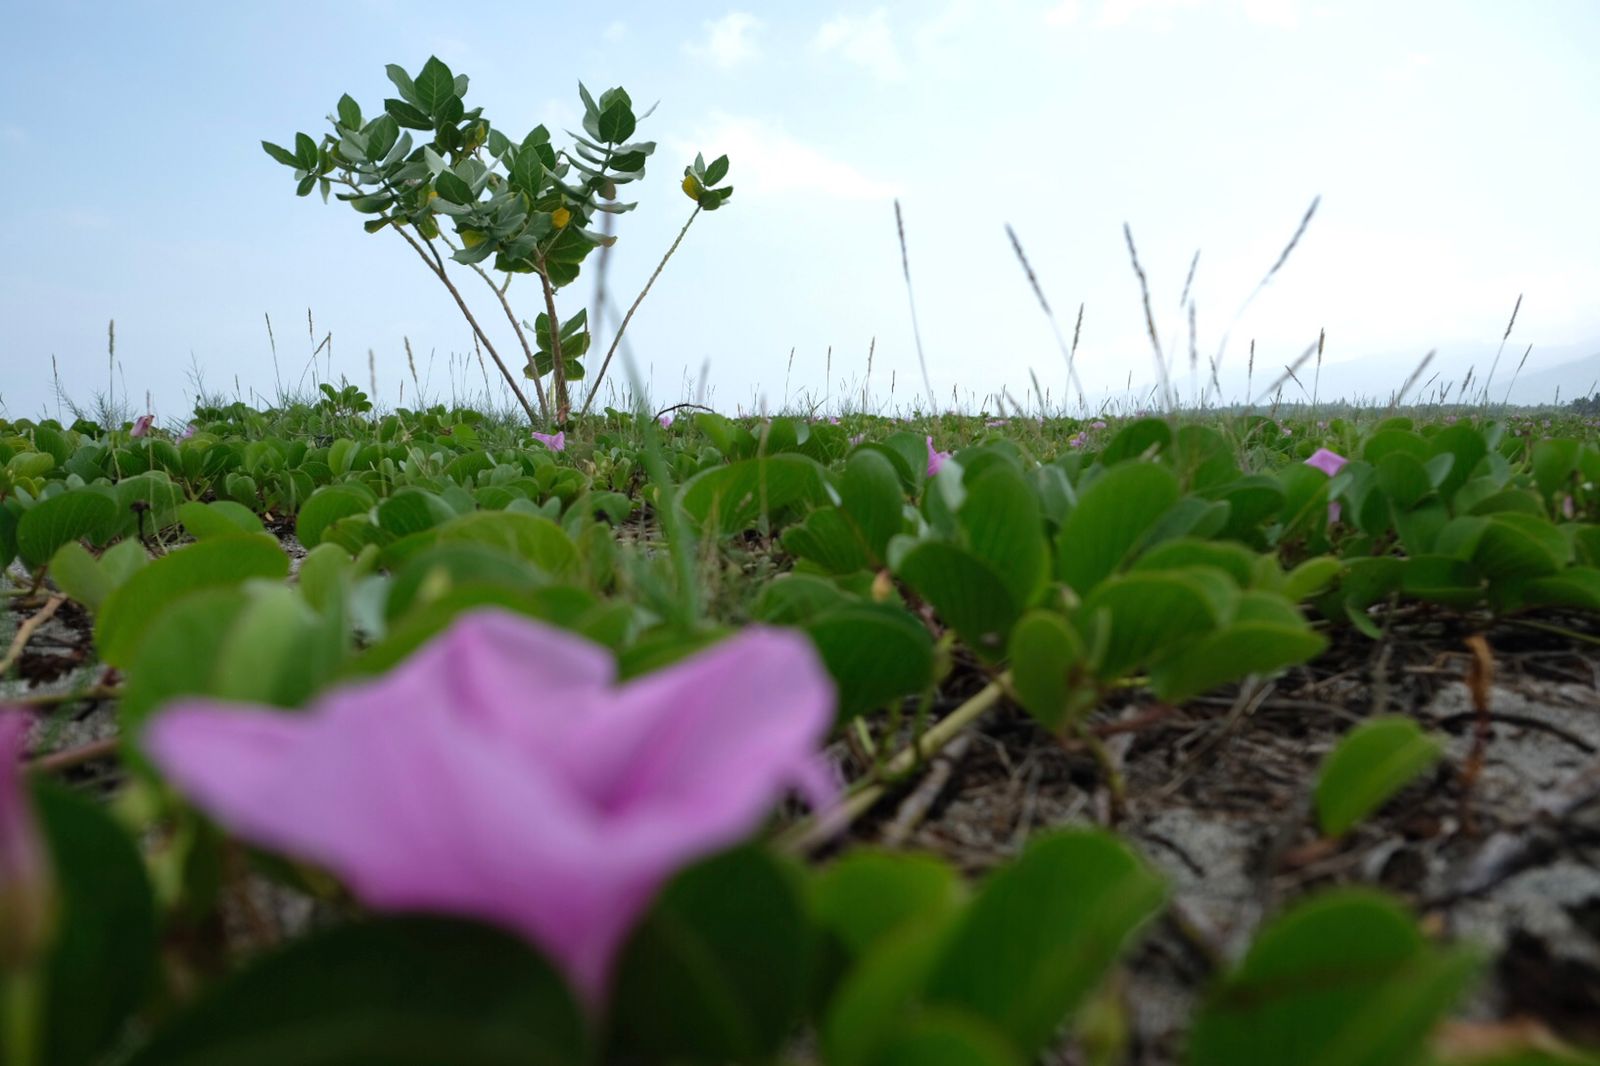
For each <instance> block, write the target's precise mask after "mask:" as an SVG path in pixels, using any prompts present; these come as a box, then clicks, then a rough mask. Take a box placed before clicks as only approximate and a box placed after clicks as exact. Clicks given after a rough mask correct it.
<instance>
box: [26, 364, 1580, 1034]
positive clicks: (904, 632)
mask: <svg viewBox="0 0 1600 1066" xmlns="http://www.w3.org/2000/svg"><path fill="white" fill-rule="evenodd" d="M325 391H326V395H324V396H323V397H322V398H321V399H320V400H319V402H317V403H316V404H308V403H300V404H295V405H291V406H286V407H284V408H281V409H273V410H255V409H251V408H248V407H246V406H244V405H242V404H231V405H220V404H219V405H202V406H201V407H200V408H198V409H197V410H196V412H195V417H194V420H193V422H192V423H190V424H189V425H188V426H187V427H184V428H182V429H181V430H180V431H178V432H168V431H165V430H162V429H159V428H157V427H155V426H154V425H153V424H152V423H151V422H150V421H149V420H145V419H140V420H137V421H135V422H131V423H125V424H123V425H119V426H102V425H97V424H94V423H91V422H88V421H84V420H80V421H78V422H76V423H74V424H72V425H61V424H59V423H54V422H49V421H44V422H33V421H26V420H23V421H14V422H5V423H0V562H3V563H5V564H6V578H5V580H6V582H7V584H6V587H5V592H6V596H7V602H8V606H9V611H8V619H9V627H10V629H11V632H12V636H11V639H10V640H9V641H8V642H5V644H4V645H3V646H4V647H5V649H6V650H5V651H4V653H3V655H4V658H3V668H0V673H3V675H4V677H5V681H4V686H5V687H4V689H3V690H0V692H3V694H4V697H5V699H6V700H7V701H9V702H10V704H11V705H12V709H11V710H8V711H6V712H4V713H0V747H3V748H4V749H5V750H4V751H3V752H0V755H3V756H4V757H3V758H0V904H3V908H0V988H3V990H4V993H5V995H4V997H3V999H0V1022H3V1024H0V1059H3V1060H4V1061H6V1062H17V1063H23V1064H35V1063H52V1064H75V1063H92V1062H123V1061H127V1062H135V1063H171V1062H195V1063H199V1062H205V1063H243V1062H265V1061H284V1060H285V1057H286V1056H287V1057H288V1058H292V1059H293V1060H294V1061H297V1062H326V1063H344V1062H356V1061H361V1062H418V1063H424V1062H441V1061H450V1062H456V1063H500V1062H507V1063H509V1062H528V1061H538V1062H549V1063H579V1062H596V1061H607V1062H648V1061H662V1062H668V1061H670V1062H729V1061H748V1062H763V1061H791V1062H826V1063H863V1064H866V1063H909V1062H951V1063H958V1062H959V1063H968V1062H970V1063H1017V1062H1028V1061H1050V1062H1070V1063H1089V1062H1093V1063H1112V1062H1136V1063H1166V1062H1187V1063H1195V1064H1212V1063H1217V1064H1223V1063H1226V1064H1230V1066H1233V1064H1250V1063H1263V1064H1265V1063H1273V1064H1278V1063H1284V1062H1296V1063H1301V1062H1318V1063H1330V1064H1332V1063H1338V1064H1346V1063H1370V1064H1374V1066H1379V1064H1396V1066H1399V1064H1411V1063H1436V1062H1482V1063H1505V1064H1509V1063H1551V1062H1581V1061H1589V1060H1588V1059H1585V1058H1584V1057H1583V1053H1582V1052H1581V1051H1579V1050H1577V1049H1578V1048H1580V1047H1583V1046H1586V1045H1587V1046H1595V1045H1600V1026H1597V1024H1596V1019H1597V1018H1600V917H1597V916H1600V869H1597V863H1596V862H1595V853H1594V850H1593V849H1594V845H1595V841H1596V839H1597V832H1600V824H1597V823H1596V821H1595V817H1596V802H1595V801H1596V799H1597V798H1600V761H1597V759H1600V713H1597V712H1600V700H1597V697H1596V691H1597V690H1596V681H1597V677H1600V652H1597V650H1596V645H1597V642H1600V629H1597V626H1596V616H1597V613H1600V444H1597V440H1596V434H1595V424H1594V421H1593V420H1592V419H1591V420H1585V419H1583V418H1582V417H1577V416H1572V415H1566V416H1557V417H1555V418H1553V419H1549V418H1539V419H1535V418H1531V417H1524V416H1507V417H1503V418H1500V419H1497V420H1491V419H1488V418H1484V417H1476V416H1473V415H1470V414H1468V415H1465V416H1459V417H1458V416H1456V415H1445V414H1442V413H1440V412H1438V411H1432V412H1427V411H1418V412H1415V413H1413V414H1410V415H1408V414H1396V413H1394V412H1390V413H1388V414H1387V415H1386V414H1384V413H1381V412H1369V413H1366V414H1364V415H1361V416H1359V417H1351V418H1345V419H1332V420H1327V421H1321V420H1318V419H1316V418H1314V417H1304V416H1301V415H1293V416H1283V417H1278V416H1273V417H1268V416H1266V415H1262V414H1257V413H1240V412H1233V413H1229V412H1216V411H1213V412H1209V413H1203V414H1197V415H1178V416H1171V417H1145V416H1138V415H1130V416H1127V417H1121V418H1115V419H1112V420H1111V421H1109V422H1107V421H1104V420H1099V419H1095V420H1074V419H1050V420H1044V421H1041V420H1038V419H1032V418H1023V417H1014V418H1009V419H1003V418H990V417H987V416H977V417H958V416H954V415H951V416H942V417H936V418H918V419H916V420H911V421H904V422H902V421H897V420H893V419H887V418H881V417H876V416H869V415H860V414H849V415H845V416H843V417H842V418H841V419H840V420H838V421H834V420H831V419H829V420H808V419H804V418H791V417H774V418H768V419H759V420H752V419H745V420H730V419H727V418H724V417H722V416H720V415H717V414H714V413H711V412H708V411H697V410H694V409H692V407H685V408H683V409H680V410H678V411H676V412H674V414H675V417H671V416H662V417H659V418H658V417H657V415H656V414H655V413H654V412H648V411H642V412H637V413H629V412H620V411H615V410H609V411H607V412H606V413H605V414H604V415H603V416H600V415H597V416H594V417H593V418H590V419H583V420H577V421H574V422H572V423H569V424H568V426H567V428H566V430H565V431H564V432H563V433H562V434H559V435H549V436H546V435H543V434H534V435H530V434H529V432H528V431H527V430H526V429H525V428H520V429H519V428H518V427H517V426H515V425H514V424H511V423H509V422H507V421H504V420H502V419H497V418H493V417H486V416H484V415H482V414H480V413H478V412H475V411H472V410H466V409H453V408H446V407H434V408H429V409H426V410H395V411H391V412H375V411H373V410H372V409H371V405H370V404H369V403H367V401H366V398H365V397H364V396H361V394H360V393H359V392H358V391H357V390H355V389H353V388H347V389H345V390H344V391H343V392H340V391H338V390H334V389H333V388H332V387H331V386H330V387H329V388H328V389H327V390H325ZM242 705H243V706H242ZM597 723H598V724H597ZM819 751H820V752H821V753H822V759H821V761H820V762H819V761H818V752H819ZM17 755H20V756H21V757H22V758H23V759H24V760H25V762H23V763H21V765H23V766H25V767H26V768H27V770H28V771H29V772H28V773H26V775H25V776H19V775H18V773H17V771H18V767H19V762H18V759H17V758H16V757H15V756H17ZM796 789H797V790H798V792H799V794H800V795H802V796H804V797H806V799H807V802H805V803H799V802H793V801H790V800H787V799H785V798H784V797H785V796H786V795H788V794H790V793H791V790H796Z"/></svg>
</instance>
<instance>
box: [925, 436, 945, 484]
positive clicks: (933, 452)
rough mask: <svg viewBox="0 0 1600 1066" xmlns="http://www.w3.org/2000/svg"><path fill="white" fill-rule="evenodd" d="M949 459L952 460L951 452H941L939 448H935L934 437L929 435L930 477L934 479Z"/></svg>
mask: <svg viewBox="0 0 1600 1066" xmlns="http://www.w3.org/2000/svg"><path fill="white" fill-rule="evenodd" d="M949 458H950V453H949V452H941V451H940V450H939V449H937V448H935V447H934V446H933V435H932V434H929V435H928V476H929V477H932V476H933V475H935V474H937V473H938V472H939V468H940V467H942V466H944V464H945V460H947V459H949Z"/></svg>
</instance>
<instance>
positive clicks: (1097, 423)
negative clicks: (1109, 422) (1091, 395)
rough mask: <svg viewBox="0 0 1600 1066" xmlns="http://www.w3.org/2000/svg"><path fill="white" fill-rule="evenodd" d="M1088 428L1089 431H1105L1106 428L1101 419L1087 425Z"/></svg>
mask: <svg viewBox="0 0 1600 1066" xmlns="http://www.w3.org/2000/svg"><path fill="white" fill-rule="evenodd" d="M1089 428H1090V429H1105V428H1106V424H1105V421H1104V420H1103V419H1099V418H1097V419H1095V420H1094V421H1093V422H1090V423H1089Z"/></svg>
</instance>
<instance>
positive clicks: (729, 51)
mask: <svg viewBox="0 0 1600 1066" xmlns="http://www.w3.org/2000/svg"><path fill="white" fill-rule="evenodd" d="M761 26H762V23H761V20H760V19H758V18H756V17H755V16H754V15H752V14H750V13H749V12H748V11H730V12H728V13H727V14H726V15H724V16H722V17H721V18H719V19H711V20H709V21H707V22H705V23H704V24H703V27H704V29H705V31H706V36H705V40H703V41H698V42H690V43H689V44H686V45H685V46H684V50H685V51H687V52H688V53H689V54H690V55H692V56H696V57H698V58H701V59H709V60H710V61H711V62H712V63H714V64H716V65H717V66H719V67H721V68H722V69H723V70H732V69H733V68H734V67H737V66H740V65H741V64H744V63H749V62H753V61H754V60H756V59H758V58H760V56H761V47H760V45H758V44H757V43H756V40H755V35H756V34H757V33H758V32H760V30H761Z"/></svg>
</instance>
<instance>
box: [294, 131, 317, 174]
mask: <svg viewBox="0 0 1600 1066" xmlns="http://www.w3.org/2000/svg"><path fill="white" fill-rule="evenodd" d="M321 158H322V153H321V152H319V151H318V150H317V142H316V141H313V140H312V139H311V138H310V136H309V135H307V134H304V133H297V134H295V135H294V159H295V162H296V163H297V164H299V168H300V169H301V170H311V171H314V170H316V169H317V163H318V162H319V161H320V160H321Z"/></svg>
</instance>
